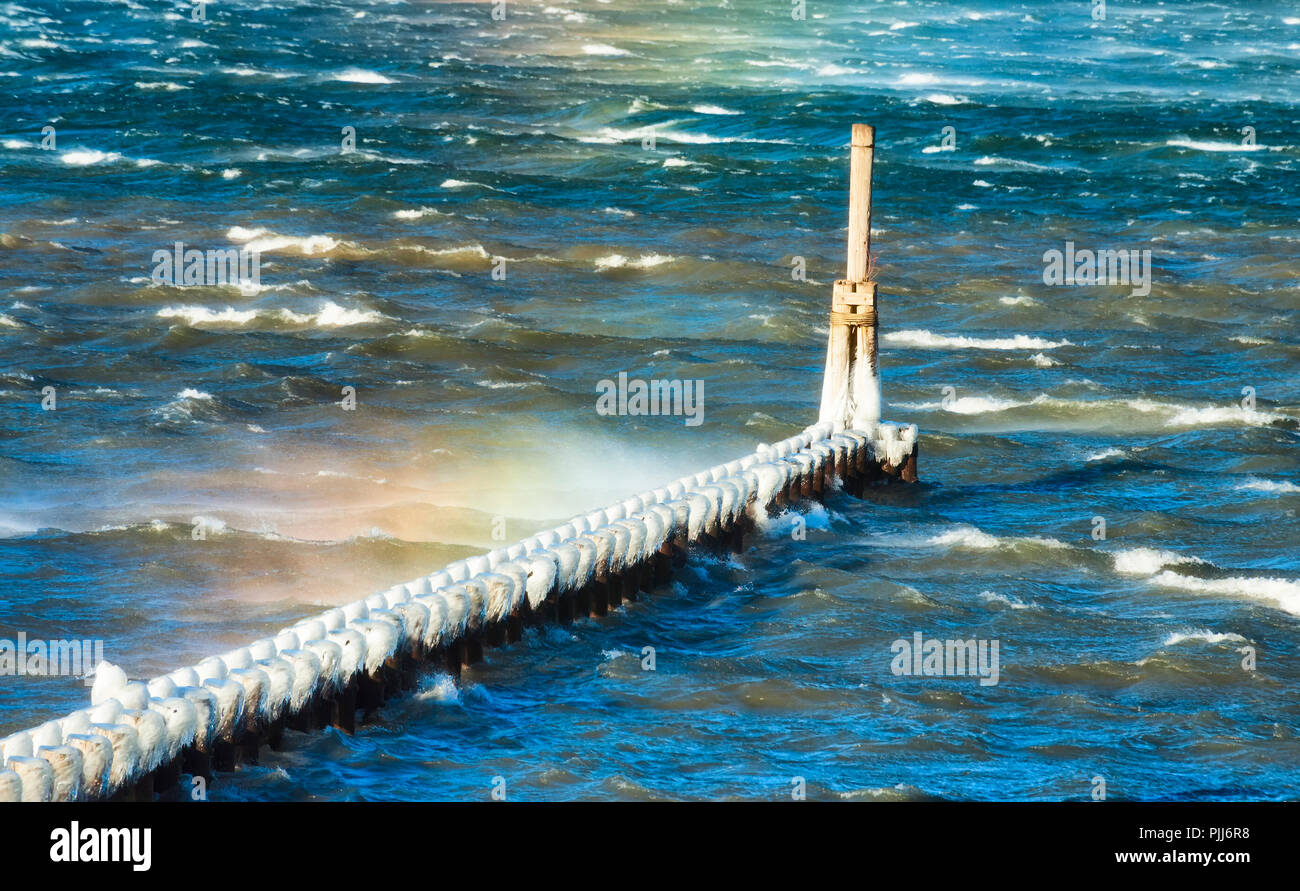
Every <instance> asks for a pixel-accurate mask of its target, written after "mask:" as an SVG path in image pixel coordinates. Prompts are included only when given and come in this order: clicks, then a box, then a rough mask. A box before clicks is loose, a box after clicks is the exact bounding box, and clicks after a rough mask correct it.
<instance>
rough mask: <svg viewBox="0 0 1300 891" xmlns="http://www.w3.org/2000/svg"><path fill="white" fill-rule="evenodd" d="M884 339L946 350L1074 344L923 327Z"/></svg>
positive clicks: (903, 344)
mask: <svg viewBox="0 0 1300 891" xmlns="http://www.w3.org/2000/svg"><path fill="white" fill-rule="evenodd" d="M885 340H886V342H888V343H897V344H901V345H902V346H914V347H925V348H929V349H946V350H965V349H979V350H1054V349H1056V348H1057V347H1063V346H1074V344H1072V343H1071V342H1070V341H1068V340H1047V339H1045V338H1042V337H1033V336H1030V335H1028V334H1015V335H1012V336H1011V337H965V336H961V335H949V334H935V333H934V332H933V331H926V330H923V329H911V330H907V331H890V332H888V333H886V334H885Z"/></svg>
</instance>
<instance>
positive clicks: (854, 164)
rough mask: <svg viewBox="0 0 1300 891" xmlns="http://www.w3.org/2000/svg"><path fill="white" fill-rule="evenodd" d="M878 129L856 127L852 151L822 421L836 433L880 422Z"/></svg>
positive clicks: (827, 354)
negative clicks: (875, 223) (874, 233)
mask: <svg viewBox="0 0 1300 891" xmlns="http://www.w3.org/2000/svg"><path fill="white" fill-rule="evenodd" d="M875 145H876V130H875V128H874V127H872V126H871V125H870V124H854V125H853V131H852V138H851V140H850V148H849V152H850V154H849V238H848V262H847V264H846V269H845V278H844V279H841V280H839V281H836V282H835V284H834V285H833V286H832V291H831V317H830V338H829V341H828V343H827V347H826V373H825V376H824V377H823V379H822V401H821V411H820V414H819V417H818V420H819V421H821V422H823V423H831V424H834V425H835V429H836V430H844V429H858V430H866V429H870V428H871V427H872V426H873V425H875V424H876V423H877V422H879V420H880V372H879V364H878V362H877V348H876V334H877V317H876V283H875V282H874V281H871V280H870V277H871V275H872V274H873V270H872V269H871V167H872V162H873V161H874V158H875Z"/></svg>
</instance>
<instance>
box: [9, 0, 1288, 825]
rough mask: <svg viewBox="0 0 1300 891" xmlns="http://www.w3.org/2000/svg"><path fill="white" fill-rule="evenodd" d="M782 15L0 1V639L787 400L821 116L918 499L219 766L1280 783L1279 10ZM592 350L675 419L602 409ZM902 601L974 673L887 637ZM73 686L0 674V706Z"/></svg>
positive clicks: (324, 558)
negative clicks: (349, 402)
mask: <svg viewBox="0 0 1300 891" xmlns="http://www.w3.org/2000/svg"><path fill="white" fill-rule="evenodd" d="M790 8H791V7H790V5H789V4H783V3H781V2H730V3H726V4H721V5H710V6H694V5H690V4H684V3H680V4H671V3H668V4H637V3H630V2H622V0H618V2H610V3H585V2H584V3H573V4H555V5H553V6H551V5H546V4H523V3H511V4H508V5H507V16H506V19H505V20H504V21H494V20H493V19H492V4H486V3H481V4H447V3H424V4H415V3H404V2H394V3H373V4H367V3H348V4H340V3H326V4H311V5H306V4H303V5H293V4H274V5H272V4H260V5H259V4H246V3H237V2H232V3H218V4H211V5H209V6H208V7H207V10H206V13H207V21H206V22H194V21H191V20H190V17H189V11H188V8H184V7H175V6H172V5H168V4H157V3H140V2H130V0H128V2H126V3H113V4H105V3H84V2H74V3H65V4H52V3H35V4H33V3H24V4H21V5H19V4H5V5H3V6H0V84H2V85H3V87H4V90H3V100H0V101H2V102H3V108H4V114H3V116H0V120H2V121H3V123H2V124H0V130H3V133H0V178H2V181H3V190H0V288H3V294H2V295H0V357H2V361H0V536H3V537H0V580H2V581H3V584H4V591H5V594H4V596H3V598H0V636H7V637H12V636H14V635H16V634H17V633H18V632H20V631H22V632H26V634H27V635H28V637H29V638H47V639H49V638H66V637H78V638H83V637H88V638H100V639H103V640H104V642H105V654H106V656H107V657H108V658H109V659H110V660H112V661H114V662H117V663H119V664H122V665H124V666H125V667H126V668H127V669H128V671H130V672H131V673H132V674H133V675H135V676H140V677H152V676H153V675H154V674H156V673H159V672H162V671H166V670H170V669H172V668H174V667H177V666H179V665H184V664H189V663H190V662H192V661H194V660H196V659H198V658H200V657H202V656H204V655H210V654H212V653H215V652H221V651H223V650H225V649H228V648H229V647H231V646H233V645H236V644H238V643H241V642H246V641H248V640H251V639H253V638H254V637H258V636H261V635H263V634H264V633H266V632H267V631H274V630H276V629H278V628H280V627H281V626H283V625H285V624H287V623H289V622H291V621H294V620H296V619H298V618H300V617H303V616H307V615H310V614H313V613H315V612H318V611H319V610H320V609H321V608H322V607H323V606H325V605H336V604H341V603H345V602H348V601H350V600H354V599H356V598H358V597H360V596H364V595H367V594H370V593H373V592H374V591H377V590H381V589H384V588H386V587H388V586H389V585H391V584H394V583H397V582H401V581H405V580H408V579H410V578H413V577H415V576H417V575H420V574H425V573H428V572H431V571H433V570H435V569H437V568H439V567H440V566H441V565H443V564H445V563H446V562H449V561H450V560H453V559H457V558H459V557H462V556H465V555H467V554H471V553H479V552H482V551H483V550H486V549H488V548H490V547H494V546H496V545H497V544H499V542H498V541H495V540H494V539H493V532H494V529H504V530H505V534H506V537H507V538H508V540H514V539H517V538H521V537H523V536H525V535H527V534H529V533H531V532H532V531H534V530H535V529H538V528H542V527H543V526H549V525H553V524H554V523H555V522H559V521H563V520H564V519H566V518H567V517H568V516H570V515H572V514H574V513H576V512H578V511H583V510H589V509H593V508H596V507H599V506H603V505H604V504H606V503H608V502H611V501H613V500H616V499H621V498H622V497H625V496H626V495H628V494H630V493H632V492H635V491H639V490H641V489H645V488H650V487H654V486H657V485H660V484H662V483H663V482H665V481H667V480H669V479H672V478H675V477H677V476H679V475H681V474H683V473H686V472H690V471H695V470H699V469H702V468H704V467H708V466H712V465H714V464H716V463H718V462H719V461H723V460H727V459H731V458H734V457H739V456H740V455H743V454H745V453H748V452H749V451H751V450H752V448H753V446H754V444H755V443H756V442H760V441H770V440H775V439H779V438H783V437H785V436H787V435H790V434H791V433H793V432H795V431H796V430H798V429H800V428H802V427H803V426H805V425H806V424H808V423H810V422H811V421H813V420H814V419H815V414H816V403H817V398H818V395H819V387H820V375H821V363H822V360H823V352H824V348H825V347H824V338H825V334H826V327H825V326H826V313H827V310H828V302H829V291H830V286H831V282H832V281H833V280H834V279H835V278H837V277H839V276H842V275H843V263H844V242H845V233H844V228H843V227H844V222H845V218H846V212H845V204H846V198H847V195H846V189H847V180H846V177H847V141H848V132H849V126H850V125H851V124H852V123H854V122H860V121H865V122H869V123H873V124H875V125H876V127H877V156H876V167H875V190H874V201H875V213H874V218H873V227H874V233H873V236H874V242H873V249H874V250H875V252H876V253H877V256H878V266H879V284H880V289H881V295H882V296H881V304H880V317H881V335H882V342H881V362H882V366H883V377H884V380H883V392H884V400H885V414H886V416H887V417H889V418H890V419H895V420H899V421H907V422H914V423H917V424H918V425H919V426H920V428H921V463H920V470H921V475H922V483H921V484H919V485H917V486H913V487H905V488H892V489H882V490H878V491H874V492H872V493H870V494H869V496H868V497H867V498H866V499H865V500H862V501H858V500H854V499H851V498H848V497H846V496H843V495H840V494H836V495H833V496H832V497H831V498H830V499H828V501H827V503H826V505H825V507H820V506H807V505H806V506H804V507H803V508H802V509H801V512H800V514H801V515H802V516H804V524H805V525H806V527H807V535H806V537H805V538H803V539H798V538H796V537H794V536H792V534H791V532H792V531H793V530H794V529H795V527H796V525H797V524H796V521H795V518H794V516H793V515H786V516H783V517H778V518H775V519H774V520H773V522H772V524H771V525H770V526H769V528H767V529H766V530H765V531H764V532H763V533H762V534H761V535H760V536H758V537H757V538H756V539H755V540H754V541H753V542H752V545H751V547H750V548H749V549H748V550H747V551H746V553H744V554H741V555H738V556H736V557H734V558H732V559H730V560H725V561H720V560H718V559H716V558H709V557H707V556H702V557H701V558H700V559H699V560H697V561H695V562H694V563H693V564H692V566H693V568H692V569H691V570H690V571H688V572H687V573H686V574H685V575H684V576H682V577H681V578H679V579H678V582H677V586H676V587H675V589H674V590H673V591H672V592H667V591H665V592H663V593H661V594H659V595H658V596H656V597H654V598H652V599H651V600H650V601H648V602H646V601H643V602H639V603H637V604H635V605H631V606H627V607H625V608H624V609H623V610H622V611H620V612H619V613H618V614H617V615H616V616H612V617H610V618H608V619H603V620H598V621H597V620H589V621H583V622H580V623H578V624H577V625H575V626H572V627H569V628H564V629H549V630H547V631H544V632H543V633H540V634H538V633H533V632H530V633H529V636H527V637H526V638H525V640H524V641H523V642H521V643H520V644H517V645H514V646H512V647H508V648H506V649H504V650H501V651H497V652H493V653H491V654H490V657H489V661H488V662H487V663H486V664H485V665H482V666H477V667H475V668H474V669H473V670H471V671H469V672H467V673H466V676H465V679H464V683H463V685H462V686H461V687H459V688H456V687H453V686H451V685H450V683H449V682H448V680H447V679H446V678H443V677H437V676H431V677H429V678H427V679H426V682H425V685H424V687H423V688H422V690H421V693H420V694H419V695H417V696H415V697H411V698H408V699H406V700H404V701H402V702H400V703H395V704H393V705H392V706H390V707H389V708H386V709H385V710H384V712H383V713H382V714H381V715H380V716H379V721H378V723H376V724H374V725H371V726H369V727H367V728H366V729H365V730H364V731H363V732H361V733H359V734H358V735H357V736H355V737H352V738H348V737H341V736H336V735H334V734H332V733H331V734H325V735H320V736H316V737H312V738H308V737H305V736H299V735H295V734H291V735H290V736H291V740H290V747H289V750H288V751H286V752H284V753H280V754H275V755H271V756H269V757H268V758H267V759H266V763H265V764H264V765H263V766H262V767H259V768H256V769H250V770H247V771H243V772H241V773H240V774H238V775H237V776H235V777H234V778H223V780H222V781H221V782H220V783H219V784H218V785H217V786H216V787H214V795H215V796H216V797H222V798H245V799H263V798H309V797H319V798H345V799H347V798H351V799H356V798H376V799H388V798H414V799H425V798H434V799H451V800H461V799H472V798H486V797H488V795H489V794H490V792H491V783H492V779H493V778H494V777H496V776H501V777H504V778H505V780H506V782H507V787H508V789H509V795H510V797H511V798H516V799H541V798H607V797H614V798H656V797H662V798H721V797H735V798H780V797H787V796H788V795H789V791H790V789H791V781H792V779H793V778H794V777H803V778H804V780H805V781H806V783H807V787H808V795H809V797H829V798H835V797H840V798H864V799H870V798H879V797H884V798H890V797H917V798H924V797H949V798H977V799H1007V798H1011V799H1022V798H1045V799H1069V798H1086V797H1088V796H1089V795H1090V793H1091V791H1092V789H1093V786H1094V783H1093V781H1092V778H1093V777H1096V776H1101V777H1103V778H1104V779H1105V780H1106V783H1107V788H1108V794H1109V795H1110V796H1112V797H1127V798H1180V799H1202V798H1203V799H1237V798H1245V799H1272V798H1295V797H1296V796H1297V794H1298V793H1300V774H1298V772H1297V769H1296V766H1295V765H1296V764H1297V763H1298V762H1300V758H1298V757H1297V756H1298V755H1300V746H1298V745H1297V740H1296V735H1297V728H1298V727H1300V707H1297V706H1296V704H1295V701H1294V696H1293V691H1294V690H1295V685H1296V683H1297V681H1298V680H1300V675H1298V671H1297V668H1296V660H1295V658H1294V657H1295V655H1296V647H1297V634H1296V632H1297V617H1300V556H1298V553H1300V548H1298V547H1297V544H1300V533H1298V532H1297V520H1296V508H1297V507H1300V461H1298V460H1297V450H1296V446H1297V444H1298V440H1300V436H1298V433H1297V431H1298V430H1300V377H1298V376H1297V373H1296V370H1297V363H1298V362H1300V338H1298V337H1297V332H1296V308H1297V306H1298V305H1300V290H1298V289H1297V285H1296V269H1297V263H1296V254H1297V245H1298V244H1300V230H1297V226H1296V219H1297V207H1298V206H1300V199H1297V167H1298V164H1300V146H1298V145H1297V140H1296V138H1295V134H1296V133H1297V132H1300V114H1298V113H1297V108H1296V86H1295V85H1296V83H1297V79H1296V75H1297V65H1298V62H1297V60H1298V59H1300V55H1298V54H1297V49H1300V12H1296V11H1295V9H1294V7H1292V6H1290V5H1288V4H1281V3H1278V4H1270V3H1254V4H1249V5H1235V4H1234V5H1229V4H1210V3H1178V4H1166V5H1164V6H1150V5H1148V6H1142V7H1138V8H1135V7H1130V6H1127V5H1124V4H1116V3H1111V4H1109V9H1108V11H1107V17H1106V19H1105V20H1104V21H1094V20H1093V19H1092V18H1091V15H1090V10H1089V4H1087V3H1084V2H1079V3H1076V4H1067V5H1064V6H1063V5H1061V4H1049V3H1026V4H1010V5H1009V4H1000V3H999V4H994V3H983V2H979V3H975V2H971V3H958V4H947V3H937V2H928V3H923V2H911V0H909V2H898V3H878V4H862V5H857V4H841V3H830V2H810V3H808V4H807V18H806V19H804V20H802V21H796V20H793V19H792V18H791V17H790ZM45 126H52V127H54V138H55V142H54V145H53V147H52V148H50V149H45V148H42V147H41V144H42V140H43V136H42V127H45ZM346 127H352V128H355V149H354V150H353V151H349V152H344V151H343V150H342V142H343V139H344V135H343V129H344V128H346ZM945 128H951V130H945ZM1244 128H1251V130H1250V131H1247V132H1243V129H1244ZM945 134H947V135H948V136H950V137H951V143H952V150H950V151H948V150H942V149H943V148H944V139H945ZM1252 134H1253V135H1252ZM651 137H653V143H651ZM1243 143H1245V144H1243ZM176 241H183V242H184V243H185V244H187V245H190V246H194V247H198V248H200V249H208V248H212V249H216V248H222V247H226V246H231V245H234V246H236V247H239V246H244V247H248V248H250V249H257V250H260V252H261V259H262V266H261V275H260V285H261V287H260V290H259V291H258V292H257V293H255V294H243V293H241V292H240V291H239V290H238V289H237V288H233V287H230V286H222V285H211V286H191V287H173V286H170V285H166V284H155V283H154V282H153V281H152V280H151V274H152V272H153V270H154V265H155V264H154V261H153V260H152V257H153V254H154V252H155V251H158V250H165V251H169V250H171V248H172V245H173V244H174V243H175V242H176ZM1066 242H1074V243H1075V244H1076V245H1078V246H1079V247H1081V248H1082V247H1088V248H1097V249H1105V250H1137V251H1142V250H1150V251H1151V252H1152V253H1151V258H1152V259H1151V266H1152V269H1151V281H1150V293H1149V294H1145V295H1134V294H1132V291H1133V290H1135V289H1134V288H1131V287H1128V286H1105V287H1052V286H1048V285H1045V284H1044V281H1043V269H1044V260H1043V255H1044V253H1045V252H1047V251H1050V250H1064V249H1065V244H1066ZM798 258H802V260H803V264H804V267H805V268H806V277H805V280H803V281H800V280H796V279H794V278H793V277H792V274H791V270H792V268H793V267H794V266H795V265H796V264H797V263H798ZM501 259H504V265H502V264H501V263H499V262H498V261H499V260H501ZM494 268H495V269H498V270H500V269H504V271H505V277H504V279H502V278H501V277H500V275H499V274H498V276H497V277H495V278H494V276H493V270H494ZM621 371H626V372H627V373H628V374H629V376H631V377H641V378H650V377H658V378H668V379H682V380H695V379H699V380H703V381H704V382H705V391H704V392H705V406H704V408H705V411H704V423H703V424H701V425H700V426H698V427H691V426H686V425H685V424H684V423H683V422H682V419H681V418H674V417H661V418H636V417H605V416H601V415H598V414H597V413H596V411H595V407H594V403H595V388H596V385H597V382H598V381H600V380H602V379H607V378H614V377H616V376H617V375H618V373H619V372H621ZM345 386H348V387H353V388H355V397H356V402H357V405H356V410H355V411H345V410H344V409H343V407H342V406H341V405H340V404H339V403H340V402H341V400H342V399H343V390H342V388H343V387H345ZM46 387H53V388H54V390H53V392H54V394H55V396H56V399H57V406H56V408H55V409H54V410H53V411H43V410H42V409H41V401H42V398H43V395H44V393H45V392H46V391H45V390H44V388H46ZM947 388H951V389H947ZM1245 388H1251V389H1250V391H1249V392H1250V393H1253V399H1254V402H1253V406H1252V404H1251V403H1250V402H1249V397H1248V396H1247V395H1245V394H1244V393H1243V390H1244V389H1245ZM1243 400H1247V401H1246V403H1245V404H1243ZM1094 517H1101V518H1103V519H1104V520H1105V522H1106V538H1105V539H1104V540H1097V539H1094V537H1093V534H1092V533H1093V530H1094V528H1095V524H1094V522H1093V518H1094ZM196 525H198V526H201V527H202V528H203V529H204V530H205V532H206V535H205V538H204V539H203V540H195V538H194V537H193V530H194V528H195V526H196ZM916 632H921V633H923V634H924V635H926V636H927V637H939V638H950V637H952V638H955V637H962V638H969V637H976V638H980V639H988V640H993V639H996V640H998V641H999V642H1000V655H1001V665H1000V681H999V683H998V684H997V685H995V686H980V685H979V684H978V683H977V682H976V681H975V680H973V679H970V678H927V677H898V676H895V675H894V674H892V673H891V671H890V662H891V659H892V655H893V654H892V652H891V650H890V645H891V643H892V642H893V641H894V640H896V639H899V638H905V639H910V638H911V636H912V635H913V634H914V633H916ZM646 646H652V647H654V648H655V650H656V654H657V657H656V663H657V670H656V671H654V672H648V671H643V670H641V667H640V653H641V651H642V648H643V647H646ZM1244 648H1253V650H1254V653H1255V658H1256V667H1255V669H1254V670H1253V671H1249V670H1246V669H1244V668H1243V667H1242V664H1241V663H1242V660H1243V659H1244V658H1246V654H1244V653H1243V652H1241V651H1242V650H1243V649H1244ZM86 698H87V691H86V688H85V687H84V686H82V685H81V684H80V682H79V681H77V680H75V679H70V678H50V679H31V678H27V679H21V680H20V679H12V678H0V732H8V731H10V730H14V729H18V728H20V727H25V726H29V725H32V724H35V723H36V722H38V721H40V720H44V719H46V718H49V717H55V716H58V715H60V714H63V713H65V712H67V711H69V710H71V709H72V708H74V707H76V706H78V705H80V704H81V703H82V702H83V701H85V699H86Z"/></svg>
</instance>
